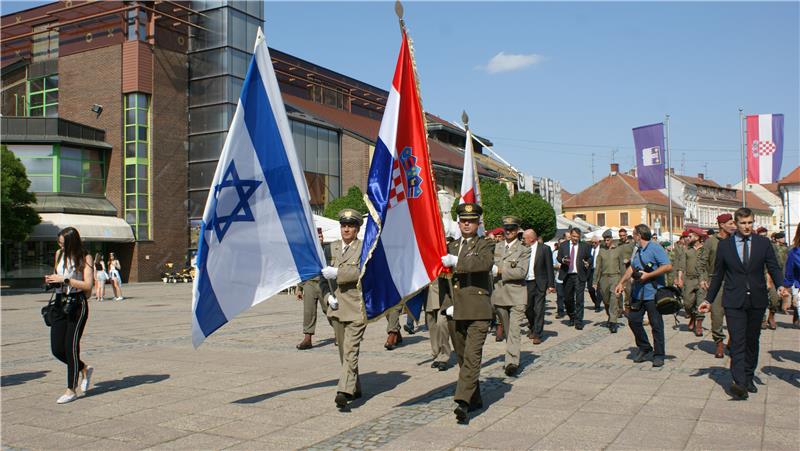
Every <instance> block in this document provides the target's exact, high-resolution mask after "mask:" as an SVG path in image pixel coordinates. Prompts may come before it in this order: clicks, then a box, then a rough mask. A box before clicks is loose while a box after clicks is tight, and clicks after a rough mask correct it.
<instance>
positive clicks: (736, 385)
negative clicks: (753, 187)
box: [698, 208, 784, 399]
mask: <svg viewBox="0 0 800 451" xmlns="http://www.w3.org/2000/svg"><path fill="white" fill-rule="evenodd" d="M733 219H734V221H736V233H735V234H734V235H733V236H731V237H729V238H726V239H724V240H722V241H720V242H719V247H718V248H717V256H716V262H715V265H714V267H715V268H716V272H715V274H714V276H713V277H712V279H711V286H710V287H709V289H708V293H707V294H706V300H705V301H704V302H703V303H702V304H700V307H698V311H700V312H702V313H708V312H710V311H711V303H713V302H714V298H715V297H716V296H717V292H718V291H719V290H720V287H721V285H722V281H723V278H724V280H725V289H724V291H723V292H722V306H723V307H725V319H726V321H727V322H728V332H729V333H730V336H731V338H730V339H731V373H732V375H733V384H732V385H731V392H732V393H733V395H734V396H736V397H737V398H739V399H747V397H748V394H747V393H748V392H750V393H756V392H757V391H758V389H757V388H756V385H755V384H754V383H753V374H754V373H755V370H756V366H757V365H758V339H759V337H760V336H761V318H763V317H764V311H765V310H766V308H767V306H768V305H769V296H768V292H767V281H766V279H765V278H764V268H765V267H766V270H767V272H768V273H769V275H770V277H772V280H780V277H782V275H781V271H780V266H779V265H778V259H777V258H776V257H775V250H774V249H773V248H772V245H771V244H770V242H769V239H768V238H766V237H763V236H759V235H757V234H754V233H753V212H752V211H751V210H750V209H749V208H740V209H738V210H736V212H735V213H734V214H733ZM783 290H784V288H783V287H781V289H780V291H779V293H780V294H781V295H783Z"/></svg>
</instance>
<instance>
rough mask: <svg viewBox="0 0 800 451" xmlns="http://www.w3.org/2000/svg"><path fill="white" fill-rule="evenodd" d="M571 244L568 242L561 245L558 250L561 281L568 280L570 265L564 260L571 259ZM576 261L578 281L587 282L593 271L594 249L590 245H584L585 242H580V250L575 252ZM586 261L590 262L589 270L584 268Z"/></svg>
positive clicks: (557, 258)
mask: <svg viewBox="0 0 800 451" xmlns="http://www.w3.org/2000/svg"><path fill="white" fill-rule="evenodd" d="M570 243H572V242H571V241H566V242H564V243H561V246H560V247H559V248H558V256H557V257H556V260H558V263H559V264H561V268H560V269H559V270H558V278H559V279H561V280H567V274H568V271H569V265H568V264H567V263H565V262H564V259H565V258H569V246H570ZM575 259H576V260H577V261H576V262H575V269H576V270H577V272H578V280H580V281H581V282H586V281H587V280H589V271H591V269H592V248H591V246H589V243H584V242H583V241H580V242H578V249H576V251H575ZM584 261H588V262H589V267H588V268H587V267H586V266H584V264H583V262H584Z"/></svg>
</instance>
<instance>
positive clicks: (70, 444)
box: [4, 432, 97, 449]
mask: <svg viewBox="0 0 800 451" xmlns="http://www.w3.org/2000/svg"><path fill="white" fill-rule="evenodd" d="M96 440H97V437H87V436H85V435H77V434H71V433H68V432H50V433H45V434H37V435H32V436H29V437H26V438H25V439H24V441H18V442H9V443H8V445H9V446H11V447H17V448H28V449H78V448H80V447H82V446H83V445H85V444H87V443H91V442H93V441H96ZM4 441H5V439H4Z"/></svg>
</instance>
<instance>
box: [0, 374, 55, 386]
mask: <svg viewBox="0 0 800 451" xmlns="http://www.w3.org/2000/svg"><path fill="white" fill-rule="evenodd" d="M49 372H50V370H44V371H31V372H30V373H17V374H9V375H8V376H2V377H0V387H11V386H13V385H22V384H24V383H26V382H28V381H32V380H34V379H39V378H42V377H44V376H45V375H46V374H47V373H49Z"/></svg>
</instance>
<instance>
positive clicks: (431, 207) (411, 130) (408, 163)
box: [359, 31, 447, 320]
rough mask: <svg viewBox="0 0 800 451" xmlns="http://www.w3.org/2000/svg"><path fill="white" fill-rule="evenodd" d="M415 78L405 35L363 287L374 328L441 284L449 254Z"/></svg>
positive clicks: (382, 142) (370, 194) (373, 179)
mask: <svg viewBox="0 0 800 451" xmlns="http://www.w3.org/2000/svg"><path fill="white" fill-rule="evenodd" d="M415 78H416V77H415V73H414V62H413V60H412V55H411V49H410V46H409V43H408V38H407V36H406V33H405V31H403V42H402V45H401V47H400V55H399V57H398V59H397V67H396V69H395V73H394V79H393V80H392V86H391V88H390V90H389V98H388V100H387V101H386V110H385V112H384V114H383V120H382V121H381V127H380V130H379V132H378V140H377V143H376V144H375V152H374V154H373V157H372V163H371V164H370V168H369V176H368V178H367V194H366V197H367V206H368V208H369V210H370V215H369V218H368V219H367V225H366V229H365V232H364V246H363V250H362V254H361V262H362V268H361V279H360V282H359V283H360V285H361V292H362V294H363V297H364V306H365V310H366V317H367V319H368V320H371V319H374V318H377V317H379V316H381V315H382V314H383V313H384V312H385V311H386V310H388V309H389V308H391V307H394V306H396V305H397V304H398V303H400V302H402V301H404V300H405V299H407V298H408V297H410V296H411V295H413V294H415V293H416V292H417V291H419V290H421V289H423V288H425V287H426V286H427V285H428V284H429V283H430V282H431V281H432V280H434V279H436V277H437V276H438V275H439V273H441V272H442V260H441V257H442V255H445V254H446V253H447V248H446V245H445V239H444V231H443V230H442V219H441V217H440V215H439V204H438V198H437V195H436V183H435V181H434V179H433V170H432V167H431V162H430V157H429V156H428V141H427V133H426V131H425V122H424V120H423V116H422V114H423V112H422V105H421V104H420V100H419V96H418V93H417V82H416V79H415Z"/></svg>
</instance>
